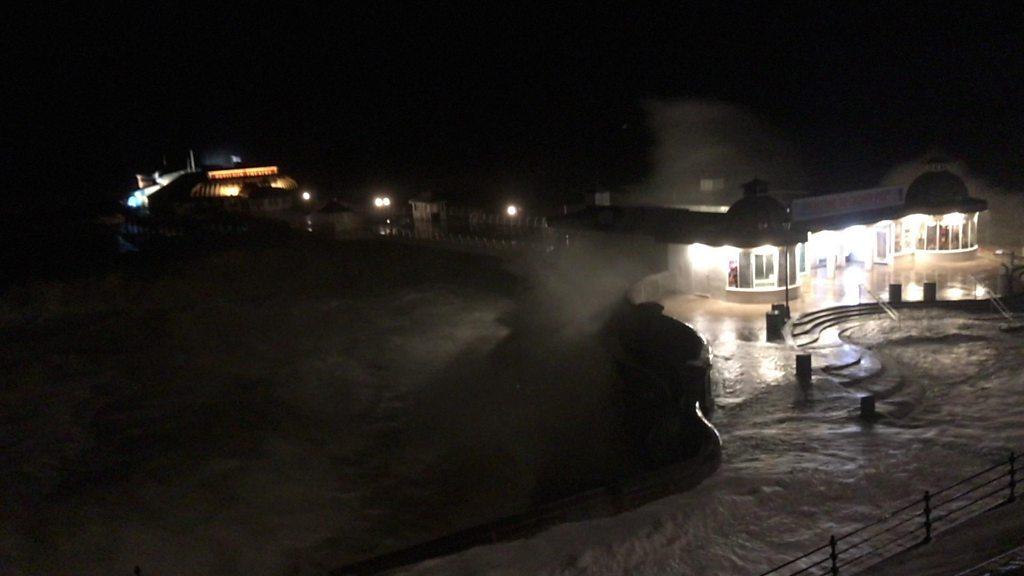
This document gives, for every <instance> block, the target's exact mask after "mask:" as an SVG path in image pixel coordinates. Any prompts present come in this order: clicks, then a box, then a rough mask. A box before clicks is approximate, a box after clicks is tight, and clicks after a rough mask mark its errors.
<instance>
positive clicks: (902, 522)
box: [760, 452, 1017, 576]
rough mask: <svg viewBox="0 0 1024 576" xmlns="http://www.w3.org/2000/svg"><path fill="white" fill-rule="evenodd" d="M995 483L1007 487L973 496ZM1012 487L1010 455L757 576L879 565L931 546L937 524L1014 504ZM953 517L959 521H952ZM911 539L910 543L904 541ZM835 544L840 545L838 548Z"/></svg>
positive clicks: (836, 571)
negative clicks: (942, 496)
mask: <svg viewBox="0 0 1024 576" xmlns="http://www.w3.org/2000/svg"><path fill="white" fill-rule="evenodd" d="M997 470H998V471H999V474H998V475H996V476H994V477H992V478H987V477H986V476H987V475H988V474H990V473H991V472H993V471H997ZM1000 480H1003V481H1006V483H1005V484H1001V485H996V486H995V487H994V488H992V489H989V490H985V491H984V492H983V493H982V494H980V495H974V494H975V493H976V492H977V491H978V490H981V489H983V488H990V487H991V486H992V484H994V483H996V482H998V481H1000ZM965 485H967V486H965ZM960 487H964V489H961V490H960V491H958V492H957V493H956V494H955V495H953V496H949V497H947V498H945V499H944V500H942V501H939V502H936V499H935V496H936V495H939V494H947V493H949V492H951V491H952V490H954V489H955V488H960ZM1016 487H1017V456H1016V453H1015V452H1010V454H1009V457H1008V458H1007V459H1005V460H1003V461H1002V462H998V463H996V464H994V465H992V466H989V467H987V468H985V469H983V470H981V471H980V472H975V473H974V474H971V475H970V476H968V477H966V478H963V479H961V480H959V481H957V482H954V483H953V484H950V485H948V486H945V487H943V488H940V489H939V490H936V491H934V492H925V493H924V496H923V497H921V498H917V499H916V500H913V501H911V502H910V503H908V504H906V505H904V506H902V507H900V508H897V509H896V510H893V511H891V512H889V513H888V514H885V515H883V516H882V517H881V518H880V519H878V520H876V521H874V522H871V523H869V524H865V525H863V526H861V527H859V528H857V529H855V530H852V531H850V532H847V533H846V534H844V535H842V536H839V537H838V538H837V537H836V536H835V535H832V536H830V537H829V539H828V543H827V544H824V545H822V546H819V547H817V548H814V549H813V550H810V551H809V552H806V553H804V554H802V555H800V556H797V557H796V558H793V559H791V560H788V561H787V562H784V563H782V564H779V565H778V566H775V567H774V568H772V569H771V570H768V571H767V572H762V573H761V574H760V576H796V575H798V574H805V573H808V572H809V571H810V570H812V569H818V568H821V567H823V566H824V569H825V572H823V573H824V574H831V575H833V576H835V575H838V574H839V573H840V569H844V568H847V567H849V566H851V565H853V564H857V563H860V562H862V561H864V560H866V559H869V558H871V557H875V558H877V559H878V560H879V561H881V560H883V559H885V558H887V557H889V556H892V555H893V554H896V553H897V552H899V551H902V550H906V549H908V548H910V547H913V546H917V545H921V544H927V543H928V542H931V539H932V534H933V532H934V527H935V524H936V523H938V522H944V523H945V524H947V527H949V526H952V525H953V524H956V523H959V522H962V521H964V520H966V519H968V518H971V517H974V516H976V515H978V514H981V513H983V512H984V511H985V510H989V509H992V508H994V507H996V506H998V505H1000V504H1003V503H1009V502H1013V501H1014V500H1016ZM1002 494H1005V496H1002V497H1001V498H1000V499H999V500H994V499H993V498H994V497H996V496H1000V495H1002ZM979 504H983V505H984V506H983V507H981V508H982V509H980V510H973V512H971V511H972V509H974V508H979V506H978V505H979ZM915 507H920V509H919V510H917V511H915V512H914V513H913V514H912V515H909V516H908V515H906V513H907V512H908V511H909V510H913V509H914V508H915ZM962 512H965V514H961V513H962ZM955 514H957V515H959V516H958V517H957V518H952V516H953V515H955ZM914 521H917V524H916V525H913V524H912V525H911V527H910V528H909V529H908V528H905V526H906V525H907V524H908V523H911V522H914ZM899 528H902V530H899V532H897V533H896V534H895V535H893V534H892V533H893V532H894V531H896V530H897V529H899ZM872 529H875V530H873V531H872V533H871V534H864V535H862V536H859V537H858V538H852V537H853V536H855V535H858V534H863V533H864V532H866V531H869V530H872ZM882 536H885V538H884V539H882V538H881V537H882ZM911 536H913V537H914V538H913V539H911V540H907V539H908V537H911ZM849 540H853V541H852V542H851V541H849ZM900 542H903V543H902V544H899V546H898V547H897V548H895V549H892V550H891V551H889V552H883V551H884V550H886V549H889V548H892V546H894V545H896V544H897V543H900ZM840 544H843V545H842V546H840ZM851 554H852V555H853V556H851ZM804 561H806V562H809V564H806V565H802V564H803V562H804ZM870 565H872V564H868V565H864V566H862V568H861V569H865V568H868V566H870Z"/></svg>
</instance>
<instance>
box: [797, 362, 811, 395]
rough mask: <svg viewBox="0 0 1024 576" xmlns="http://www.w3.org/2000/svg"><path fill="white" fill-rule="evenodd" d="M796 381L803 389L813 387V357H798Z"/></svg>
mask: <svg viewBox="0 0 1024 576" xmlns="http://www.w3.org/2000/svg"><path fill="white" fill-rule="evenodd" d="M796 381H797V382H798V383H799V384H800V385H801V386H803V387H805V388H806V387H807V386H810V385H811V355H810V354H797V355H796Z"/></svg>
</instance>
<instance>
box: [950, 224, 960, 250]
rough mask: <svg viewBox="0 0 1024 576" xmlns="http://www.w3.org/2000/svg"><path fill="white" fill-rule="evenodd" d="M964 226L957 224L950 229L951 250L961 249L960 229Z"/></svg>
mask: <svg viewBox="0 0 1024 576" xmlns="http://www.w3.org/2000/svg"><path fill="white" fill-rule="evenodd" d="M962 226H963V224H956V225H954V226H950V227H949V249H950V250H959V249H960V228H961V227H962Z"/></svg>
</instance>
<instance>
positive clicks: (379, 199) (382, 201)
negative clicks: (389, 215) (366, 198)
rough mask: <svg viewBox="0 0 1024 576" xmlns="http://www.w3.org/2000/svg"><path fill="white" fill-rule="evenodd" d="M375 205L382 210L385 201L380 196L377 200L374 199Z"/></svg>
mask: <svg viewBox="0 0 1024 576" xmlns="http://www.w3.org/2000/svg"><path fill="white" fill-rule="evenodd" d="M373 205H374V206H376V207H377V208H380V207H381V206H383V205H384V199H383V198H381V197H380V196H377V197H376V198H374V199H373Z"/></svg>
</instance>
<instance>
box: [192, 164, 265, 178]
mask: <svg viewBox="0 0 1024 576" xmlns="http://www.w3.org/2000/svg"><path fill="white" fill-rule="evenodd" d="M274 174H277V166H257V167H253V168H231V169H228V170H211V171H209V172H207V173H206V175H207V176H208V177H209V178H210V180H226V179H228V178H252V177H254V176H273V175H274Z"/></svg>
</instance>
